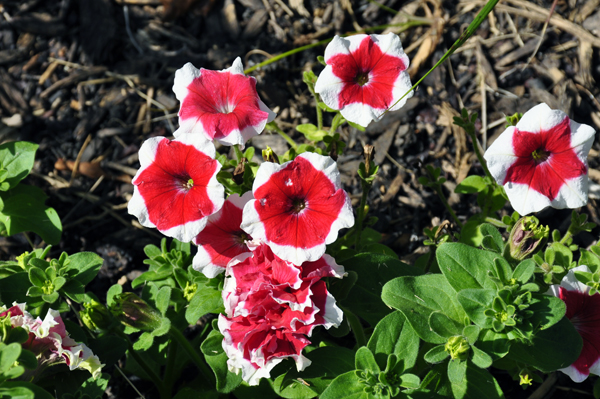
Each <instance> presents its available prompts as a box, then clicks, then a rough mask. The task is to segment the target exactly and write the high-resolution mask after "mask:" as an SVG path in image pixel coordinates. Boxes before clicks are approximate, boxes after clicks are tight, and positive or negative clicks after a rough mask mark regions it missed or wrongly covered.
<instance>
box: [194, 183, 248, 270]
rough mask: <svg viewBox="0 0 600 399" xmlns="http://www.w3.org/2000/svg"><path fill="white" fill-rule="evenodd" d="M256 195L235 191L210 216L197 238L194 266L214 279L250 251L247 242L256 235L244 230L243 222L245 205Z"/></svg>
mask: <svg viewBox="0 0 600 399" xmlns="http://www.w3.org/2000/svg"><path fill="white" fill-rule="evenodd" d="M252 198H253V197H252V192H250V191H249V192H247V193H245V194H244V195H243V196H242V197H240V196H239V195H238V194H231V195H230V196H229V198H227V201H225V204H223V207H222V208H221V209H220V210H219V212H217V213H214V214H212V215H210V216H209V217H208V224H207V225H206V227H205V228H204V230H202V231H201V232H200V234H198V235H197V236H196V238H195V239H194V243H196V244H197V245H198V252H197V253H196V255H195V256H194V260H193V266H194V269H196V270H198V271H200V272H202V273H204V275H205V276H206V277H208V278H213V277H215V276H217V275H218V274H220V273H222V272H224V271H225V267H226V266H227V264H228V263H229V261H230V260H231V259H232V258H233V257H235V256H237V255H240V254H242V253H244V252H250V249H249V248H248V246H247V245H246V241H248V240H251V239H252V237H250V236H249V235H248V234H246V233H245V232H244V230H242V228H241V227H240V224H241V223H242V210H243V209H244V205H246V203H247V202H248V201H250V200H251V199H252Z"/></svg>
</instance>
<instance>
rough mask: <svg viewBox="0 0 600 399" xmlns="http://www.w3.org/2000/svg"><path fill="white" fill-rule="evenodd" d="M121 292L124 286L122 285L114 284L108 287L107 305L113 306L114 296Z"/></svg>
mask: <svg viewBox="0 0 600 399" xmlns="http://www.w3.org/2000/svg"><path fill="white" fill-rule="evenodd" d="M121 293H123V286H122V285H119V284H114V285H112V286H111V287H110V288H109V289H108V292H107V293H106V305H107V306H112V304H113V303H114V297H115V295H119V294H121Z"/></svg>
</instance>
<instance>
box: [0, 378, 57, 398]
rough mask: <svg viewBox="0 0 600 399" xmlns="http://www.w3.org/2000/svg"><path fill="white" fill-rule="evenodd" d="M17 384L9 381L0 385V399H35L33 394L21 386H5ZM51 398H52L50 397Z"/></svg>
mask: <svg viewBox="0 0 600 399" xmlns="http://www.w3.org/2000/svg"><path fill="white" fill-rule="evenodd" d="M15 382H16V383H19V382H20V381H19V382H17V381H9V382H6V383H4V384H2V385H0V398H9V399H35V396H34V395H35V394H34V393H33V391H32V390H30V389H28V388H26V387H21V386H13V387H9V386H6V384H7V383H15ZM50 398H52V396H50Z"/></svg>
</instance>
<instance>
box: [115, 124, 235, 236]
mask: <svg viewBox="0 0 600 399" xmlns="http://www.w3.org/2000/svg"><path fill="white" fill-rule="evenodd" d="M139 158H140V169H139V170H138V172H137V174H136V175H135V177H134V178H133V181H132V183H133V188H134V190H133V196H132V197H131V200H130V201H129V205H128V206H127V209H128V211H129V213H130V214H132V215H134V216H136V217H137V218H138V220H139V221H140V223H141V224H142V226H146V227H156V228H157V229H158V230H159V231H160V232H161V233H163V234H164V235H166V236H169V237H174V238H176V239H178V240H179V241H182V242H189V241H191V240H192V239H194V237H196V236H197V235H198V233H200V231H202V229H203V228H204V226H206V221H207V217H208V216H210V215H212V214H213V213H215V212H217V211H218V210H219V209H221V207H222V206H223V202H224V201H225V189H224V187H223V186H222V185H221V184H220V183H219V182H217V173H218V172H219V170H220V169H221V164H220V163H219V162H217V161H216V160H215V159H214V158H215V147H214V146H213V144H212V143H211V142H209V141H206V139H205V138H204V137H201V136H198V135H194V134H191V133H182V134H179V138H178V139H177V140H173V141H171V140H169V139H167V138H165V137H152V138H150V139H148V140H146V141H145V142H144V144H142V147H141V148H140V156H139Z"/></svg>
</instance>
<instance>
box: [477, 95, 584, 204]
mask: <svg viewBox="0 0 600 399" xmlns="http://www.w3.org/2000/svg"><path fill="white" fill-rule="evenodd" d="M594 136H595V131H594V129H593V128H592V127H591V126H588V125H584V124H579V123H577V122H574V121H572V120H570V119H569V117H568V116H567V114H565V113H564V112H562V111H560V110H552V109H550V107H548V105H546V104H539V105H537V106H535V107H533V108H532V109H530V110H529V111H527V112H526V113H525V114H524V115H523V117H522V118H521V120H520V121H519V122H518V123H517V125H516V126H511V127H509V128H507V129H506V130H505V131H504V132H503V133H502V134H501V135H500V136H499V137H498V138H497V139H496V141H494V143H493V144H492V145H491V146H490V147H489V148H488V150H487V151H486V152H485V155H484V158H485V159H486V161H487V164H488V167H489V170H490V173H491V174H492V176H493V177H494V179H496V181H497V182H498V183H499V184H502V185H504V189H505V190H506V194H507V195H508V199H509V200H510V203H511V205H512V207H513V208H514V209H515V210H516V211H517V212H518V213H520V214H521V215H527V214H529V213H532V212H537V211H540V210H542V209H544V208H546V207H547V206H552V207H554V208H558V209H562V208H578V207H580V206H583V205H585V204H586V203H587V195H588V176H587V172H588V163H587V155H588V153H589V151H590V148H591V147H592V143H593V141H594Z"/></svg>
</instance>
